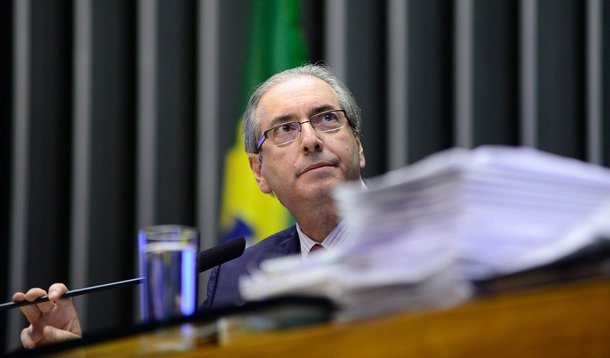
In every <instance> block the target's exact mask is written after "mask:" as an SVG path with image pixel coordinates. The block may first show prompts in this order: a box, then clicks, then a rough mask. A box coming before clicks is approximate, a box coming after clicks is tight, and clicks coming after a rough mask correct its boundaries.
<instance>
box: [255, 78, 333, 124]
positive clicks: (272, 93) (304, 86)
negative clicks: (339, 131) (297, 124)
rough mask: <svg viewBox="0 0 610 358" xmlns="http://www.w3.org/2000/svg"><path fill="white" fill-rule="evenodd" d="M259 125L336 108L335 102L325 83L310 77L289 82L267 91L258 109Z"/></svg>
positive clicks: (292, 79) (289, 80)
mask: <svg viewBox="0 0 610 358" xmlns="http://www.w3.org/2000/svg"><path fill="white" fill-rule="evenodd" d="M258 107H259V108H258V112H259V114H260V115H261V116H262V117H264V118H261V120H263V121H265V122H266V121H271V120H273V119H274V118H277V117H278V116H281V117H295V116H296V117H300V116H302V115H309V116H311V115H314V114H316V113H319V112H322V111H325V110H329V109H338V108H339V98H338V97H337V94H336V93H335V91H334V90H333V89H332V88H331V87H330V85H328V83H326V82H325V81H323V80H321V79H319V78H317V77H311V76H303V77H297V78H291V79H288V80H285V81H283V82H281V83H278V84H276V85H274V86H273V87H271V88H270V89H269V90H268V91H267V92H266V93H265V94H264V95H263V96H262V97H261V101H260V103H259V106H258Z"/></svg>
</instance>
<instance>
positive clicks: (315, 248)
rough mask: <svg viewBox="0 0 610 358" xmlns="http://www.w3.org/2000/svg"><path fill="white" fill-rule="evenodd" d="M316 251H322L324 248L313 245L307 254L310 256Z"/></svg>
mask: <svg viewBox="0 0 610 358" xmlns="http://www.w3.org/2000/svg"><path fill="white" fill-rule="evenodd" d="M317 250H324V246H322V245H320V244H315V245H313V246H312V247H311V249H309V253H310V254H311V253H312V252H314V251H317Z"/></svg>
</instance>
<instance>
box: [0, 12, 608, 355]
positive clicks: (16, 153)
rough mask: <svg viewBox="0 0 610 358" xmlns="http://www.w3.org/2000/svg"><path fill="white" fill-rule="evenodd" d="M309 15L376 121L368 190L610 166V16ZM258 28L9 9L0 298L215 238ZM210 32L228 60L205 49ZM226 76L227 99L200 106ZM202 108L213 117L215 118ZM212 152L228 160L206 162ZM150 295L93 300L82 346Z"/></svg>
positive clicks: (125, 271)
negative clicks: (424, 163) (426, 178)
mask: <svg viewBox="0 0 610 358" xmlns="http://www.w3.org/2000/svg"><path fill="white" fill-rule="evenodd" d="M83 4H86V5H83ZM342 6H343V7H342ZM83 9H84V10H83ZM208 9H212V10H208ZM302 10H303V14H304V19H303V27H304V29H305V30H306V34H307V38H308V41H309V46H310V49H309V50H310V53H311V60H312V62H317V61H325V62H327V63H329V64H330V65H331V67H333V68H335V69H337V70H338V73H340V75H341V76H342V77H343V79H344V80H345V81H346V82H347V83H348V85H349V86H350V88H351V89H352V91H353V92H354V94H355V96H356V98H357V100H358V101H359V104H360V106H361V107H362V117H363V134H362V136H363V145H364V148H365V154H366V156H367V168H366V170H365V172H364V173H365V176H367V177H371V176H375V175H378V174H381V173H384V172H385V171H387V170H389V169H393V168H395V167H398V166H402V165H406V164H408V163H412V162H414V161H416V160H418V159H421V158H423V157H424V156H426V155H428V154H431V153H434V152H436V151H439V150H442V149H445V148H449V147H452V146H466V147H475V146H478V145H481V144H510V145H528V146H535V147H538V148H540V149H543V150H547V151H551V152H554V153H558V154H561V155H566V156H570V157H575V158H579V159H582V160H588V161H593V162H597V163H600V164H602V165H606V166H608V165H610V151H609V150H608V148H609V144H610V100H609V98H610V96H609V93H610V54H609V53H608V49H609V48H610V1H607V0H601V1H600V0H589V1H580V0H538V1H536V0H532V1H527V0H523V1H512V0H488V1H482V0H479V1H477V0H467V1H446V0H445V1H443V0H408V1H400V0H398V1H394V0H386V1H378V0H350V1H344V0H341V1H336V2H333V1H323V0H316V1H302ZM205 11H216V13H215V16H212V17H211V19H210V18H207V20H205V19H206V17H205V16H204V15H205ZM151 14H152V15H151ZM249 14H250V3H249V2H248V1H242V0H223V1H219V0H212V1H195V0H151V1H148V2H147V1H141V2H137V1H124V0H105V1H102V0H87V1H83V2H79V1H67V0H13V1H3V2H0V23H2V24H4V26H3V30H4V31H2V32H0V48H1V49H2V50H3V51H2V52H3V53H4V54H5V56H2V57H0V98H2V100H1V101H0V116H1V118H2V120H1V121H0V136H1V138H0V146H1V150H0V165H2V167H3V168H5V169H4V171H3V175H1V176H0V203H2V204H1V206H0V228H2V230H3V233H2V234H3V236H4V237H6V238H7V239H5V240H0V277H1V278H2V280H1V281H0V297H1V298H2V301H8V300H10V297H11V294H12V292H13V291H15V290H17V289H19V290H22V289H26V288H28V287H33V286H40V287H43V288H46V287H48V286H49V285H50V284H51V283H53V282H57V281H64V282H70V283H71V285H74V284H76V285H77V286H80V285H82V286H85V285H93V284H99V283H104V282H110V281H116V280H121V279H126V278H131V277H135V275H136V264H135V258H136V253H135V250H134V246H135V234H136V231H137V229H138V228H139V227H141V226H143V225H148V224H152V223H175V224H186V225H195V226H200V227H205V228H206V230H207V232H212V233H215V232H216V220H217V213H216V212H212V213H209V212H207V213H202V211H203V210H202V209H201V208H202V207H204V205H203V204H204V203H202V201H205V200H207V201H210V200H211V201H213V202H214V203H216V204H215V205H216V207H218V206H219V205H220V204H219V203H218V200H219V199H218V198H219V195H218V193H220V192H221V188H222V178H221V174H222V172H223V154H224V153H225V151H226V150H227V149H228V148H229V147H230V146H231V144H232V143H233V141H234V128H233V123H234V119H235V118H237V117H238V116H239V115H240V114H241V112H242V110H243V108H241V104H240V103H239V101H240V95H239V94H240V93H241V75H242V73H243V72H242V71H243V68H244V64H245V62H246V61H247V59H246V58H244V52H245V48H246V46H245V41H246V39H247V33H246V31H247V29H248V19H249ZM211 28H212V29H215V31H216V32H214V34H215V35H214V36H213V39H212V40H213V41H212V42H211V43H213V44H216V45H215V46H210V47H207V45H206V46H203V45H202V43H205V44H209V43H210V42H202V37H204V36H206V34H208V33H209V32H208V31H212V30H210V29H211ZM84 29H88V30H87V31H89V32H86V33H87V34H88V35H87V36H86V40H85V42H82V38H83V37H82V35H83V31H85V30H84ZM151 29H152V30H151ZM147 39H148V40H147ZM151 39H152V40H151ZM206 41H207V40H206ZM337 41H338V42H337ZM337 43H339V45H338V46H337V45H336V44H337ZM83 44H85V45H83ZM24 49H25V50H24ZM210 58H211V59H215V60H216V61H217V62H212V63H213V65H212V68H213V71H211V72H204V68H205V66H204V63H208V62H206V61H209V59H210ZM83 59H86V61H85V62H81V61H83ZM150 61H152V62H150ZM83 63H85V64H86V65H84V66H83V67H81V66H82V64H83ZM151 63H152V65H151ZM83 68H84V70H83ZM207 68H209V67H207ZM210 73H212V74H214V75H215V76H217V81H215V82H213V83H214V84H215V85H214V86H215V87H214V91H211V92H210V91H208V92H205V91H202V85H201V81H203V82H205V81H207V80H208V77H209V76H210ZM206 76H208V77H206ZM203 92H205V93H207V95H210V93H212V95H211V97H206V98H210V101H209V102H206V103H213V104H214V106H215V107H214V108H215V113H216V116H215V118H201V115H200V113H202V110H203V111H204V112H205V109H206V108H203V107H202V106H203V104H202V102H201V101H200V99H201V98H202V97H201V94H202V93H203ZM205 93H204V94H205ZM210 121H212V122H211V123H214V124H215V125H214V126H212V127H209V128H210V130H206V128H208V127H203V128H202V126H203V125H204V124H203V123H210ZM210 140H214V141H215V143H216V145H215V149H214V150H213V151H208V152H206V153H203V154H202V152H200V151H198V149H197V148H199V145H200V144H201V143H202V142H204V141H210ZM146 143H149V145H147V144H146ZM204 155H205V156H206V157H205V158H207V159H205V158H203V157H204ZM208 156H209V158H208ZM210 158H211V159H210ZM202 159H205V160H208V163H212V164H211V165H209V166H205V168H202V167H201V163H202V162H201V160H202ZM147 168H148V169H147ZM202 173H203V174H206V175H209V176H211V177H212V178H216V180H214V181H211V182H209V183H208V182H206V181H205V180H201V176H202ZM149 179H150V180H149ZM143 183H145V184H146V183H148V184H146V185H144V184H143ZM210 183H211V184H210ZM149 184H150V185H149ZM202 192H206V193H208V194H209V195H208V196H207V197H206V199H205V200H204V199H202V196H201V195H200V194H201V193H202ZM213 207H214V206H213ZM143 208H144V209H143ZM203 214H205V215H203ZM201 217H205V218H207V219H204V220H201V219H200V218H201ZM213 236H214V235H208V236H207V237H206V238H205V239H204V243H206V244H207V245H212V244H213V243H214V242H215V240H216V238H215V237H213ZM134 297H135V291H134V290H132V289H120V290H116V291H112V292H105V293H98V294H95V295H90V296H89V297H87V298H86V301H85V299H84V298H83V299H82V302H81V301H80V299H79V300H77V304H78V305H79V312H80V315H81V317H82V319H83V323H84V328H85V330H86V331H94V330H100V329H108V328H112V327H116V326H119V325H129V324H132V322H133V320H134V317H135V316H136V313H135V312H134V311H135V310H134V307H135V304H134V303H135V298H134ZM0 322H2V324H1V325H0V349H1V350H2V351H7V350H12V349H14V348H15V347H16V345H17V344H18V336H19V330H20V329H21V328H23V327H25V321H24V320H23V319H21V318H20V317H19V315H18V313H17V312H11V313H7V312H2V313H0Z"/></svg>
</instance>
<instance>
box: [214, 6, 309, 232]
mask: <svg viewBox="0 0 610 358" xmlns="http://www.w3.org/2000/svg"><path fill="white" fill-rule="evenodd" d="M299 6H300V4H299V1H297V0H254V1H253V8H252V9H253V11H252V18H251V24H250V32H249V35H250V38H249V42H248V49H247V56H246V69H245V78H244V87H243V91H244V92H243V97H242V98H243V100H242V103H243V106H244V108H245V105H246V102H247V97H248V95H249V94H250V93H251V91H252V90H253V89H254V88H255V87H256V86H257V85H259V84H260V83H262V82H263V81H264V80H266V79H267V78H268V77H270V76H271V75H273V74H275V73H277V72H280V71H282V70H285V69H288V68H292V67H296V66H299V65H301V64H303V63H305V62H306V61H307V60H308V58H307V46H306V43H305V37H304V34H303V31H302V30H301V24H300V21H301V17H300V8H299ZM236 122H237V123H236V126H237V133H236V135H235V144H234V145H233V146H232V147H231V148H230V149H229V151H228V152H227V153H226V156H225V173H224V190H223V197H222V207H221V232H222V236H223V239H231V238H233V237H237V236H245V237H246V239H247V240H248V241H249V242H251V243H252V242H257V241H259V240H262V239H264V238H265V237H267V236H269V235H271V234H273V233H275V232H277V231H280V230H282V229H284V228H286V227H288V226H289V225H290V224H292V223H293V222H294V221H293V219H292V218H291V216H290V214H289V213H288V211H287V210H286V209H285V208H284V207H283V206H282V205H281V204H280V202H279V201H278V200H277V199H276V198H274V197H271V196H270V195H267V194H263V193H262V192H261V191H260V189H259V188H258V185H257V184H256V181H255V180H254V176H253V175H252V173H251V171H250V167H249V164H248V157H247V155H246V153H245V152H244V145H243V137H242V133H241V119H240V120H237V121H236Z"/></svg>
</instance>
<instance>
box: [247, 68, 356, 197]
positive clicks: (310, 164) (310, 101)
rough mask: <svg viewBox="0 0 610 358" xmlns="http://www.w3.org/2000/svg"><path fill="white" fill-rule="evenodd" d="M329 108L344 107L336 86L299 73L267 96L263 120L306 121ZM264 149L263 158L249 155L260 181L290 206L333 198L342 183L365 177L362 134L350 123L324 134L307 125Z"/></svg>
mask: <svg viewBox="0 0 610 358" xmlns="http://www.w3.org/2000/svg"><path fill="white" fill-rule="evenodd" d="M329 109H341V107H340V105H339V100H338V98H337V95H336V94H335V92H334V91H333V90H332V89H331V88H330V86H329V85H328V84H327V83H326V82H324V81H322V80H320V79H318V78H316V77H310V76H306V77H299V78H296V79H291V80H287V81H285V82H282V83H280V84H277V85H275V86H273V87H272V88H271V89H270V90H269V91H267V93H265V94H264V95H263V97H261V100H260V103H259V106H258V120H259V122H260V127H261V129H262V130H263V131H264V130H267V129H269V128H271V127H272V126H275V125H277V124H279V123H282V122H285V121H299V122H303V121H306V120H308V119H309V118H310V117H311V116H312V115H314V114H317V113H320V112H322V111H324V110H329ZM280 118H281V120H280ZM278 121H279V122H278ZM259 134H262V133H259ZM260 150H261V152H262V158H263V159H262V162H261V161H259V158H258V154H253V153H250V154H249V161H250V167H251V168H252V171H253V173H254V176H255V177H256V181H257V183H258V185H259V187H260V189H261V190H262V191H263V192H264V193H267V194H270V193H272V192H273V193H275V195H276V196H277V197H278V199H279V200H280V201H281V202H282V203H283V204H284V205H285V206H286V207H288V208H289V209H290V208H292V207H293V206H294V205H299V204H300V203H308V204H311V203H312V200H313V201H314V202H315V201H319V202H323V201H327V200H329V198H330V192H331V189H332V188H333V187H334V186H335V185H336V184H338V183H342V182H345V181H348V180H358V179H360V170H361V169H362V168H364V165H365V160H364V154H363V150H362V145H361V143H360V137H359V135H358V134H354V133H353V131H352V128H351V127H350V126H349V124H346V125H345V127H343V128H341V129H339V130H338V131H336V132H330V133H320V132H317V131H316V130H315V129H313V127H312V126H311V124H310V123H304V124H302V127H301V133H300V135H299V136H298V137H297V139H296V140H295V141H293V142H291V143H289V144H287V145H284V146H276V145H275V144H274V143H273V141H272V140H269V139H267V140H265V142H264V143H263V144H262V146H261V149H260ZM304 201H306V202H304Z"/></svg>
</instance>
